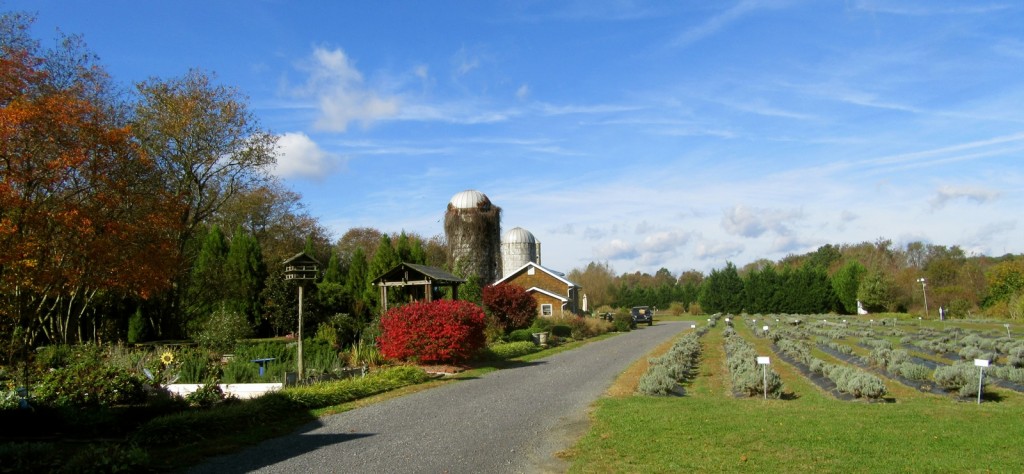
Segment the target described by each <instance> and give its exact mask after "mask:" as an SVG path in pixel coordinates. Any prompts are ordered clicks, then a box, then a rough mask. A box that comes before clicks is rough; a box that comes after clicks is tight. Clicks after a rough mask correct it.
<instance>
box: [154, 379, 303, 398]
mask: <svg viewBox="0 0 1024 474" xmlns="http://www.w3.org/2000/svg"><path fill="white" fill-rule="evenodd" d="M201 386H202V384H198V383H175V384H170V385H167V386H166V387H167V391H169V392H171V393H173V394H175V395H178V396H179V397H184V396H185V395H188V394H190V393H192V392H195V391H196V390H198V389H199V387H201ZM219 386H220V389H221V391H223V392H224V395H225V396H228V395H233V396H234V397H235V398H238V399H240V400H248V399H250V398H256V397H258V396H260V395H263V394H265V393H267V392H275V391H277V390H281V387H283V386H284V384H281V383H232V384H224V383H222V384H220V385H219Z"/></svg>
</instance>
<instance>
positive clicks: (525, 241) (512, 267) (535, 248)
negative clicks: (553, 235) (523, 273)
mask: <svg viewBox="0 0 1024 474" xmlns="http://www.w3.org/2000/svg"><path fill="white" fill-rule="evenodd" d="M528 262H533V263H536V264H537V265H540V242H539V241H537V238H536V237H534V236H533V234H531V233H530V231H528V230H526V229H524V228H522V227H515V228H513V229H511V230H509V231H508V232H506V233H505V236H504V237H503V238H502V239H501V268H502V276H501V277H502V278H504V277H507V276H509V275H511V274H512V272H514V271H516V270H518V269H519V267H522V266H523V265H526V264H527V263H528Z"/></svg>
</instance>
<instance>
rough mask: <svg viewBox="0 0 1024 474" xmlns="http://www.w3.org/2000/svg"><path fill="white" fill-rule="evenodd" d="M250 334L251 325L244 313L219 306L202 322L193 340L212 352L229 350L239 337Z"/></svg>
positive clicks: (245, 336) (249, 335)
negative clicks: (219, 307)
mask: <svg viewBox="0 0 1024 474" xmlns="http://www.w3.org/2000/svg"><path fill="white" fill-rule="evenodd" d="M251 336H252V327H250V326H249V320H248V319H247V318H246V316H245V314H243V313H241V312H238V311H231V310H227V309H224V308H221V309H219V310H217V311H214V312H213V314H211V315H210V317H209V318H207V320H206V321H204V322H203V324H202V326H201V327H200V329H199V333H198V334H196V336H195V340H196V342H197V343H199V345H200V346H202V347H205V348H207V349H210V350H212V351H214V352H219V353H224V352H228V351H230V350H231V348H232V347H234V346H235V343H236V342H238V340H239V339H245V338H247V337H251Z"/></svg>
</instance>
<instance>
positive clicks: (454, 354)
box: [377, 300, 486, 362]
mask: <svg viewBox="0 0 1024 474" xmlns="http://www.w3.org/2000/svg"><path fill="white" fill-rule="evenodd" d="M484 325H485V321H484V312H483V310H482V309H481V308H480V307H479V306H477V305H475V304H473V303H470V302H467V301H452V300H437V301H432V302H415V303H411V304H408V305H405V306H401V307H398V308H393V309H391V310H389V311H388V312H387V313H386V314H384V316H382V317H381V335H380V338H379V339H378V340H377V341H378V343H379V344H380V350H381V354H383V355H384V357H386V358H389V359H398V360H419V361H422V362H460V361H465V360H468V359H469V358H470V357H472V356H473V355H474V354H476V352H477V351H479V350H480V348H482V347H483V346H484V342H485V340H486V339H485V336H484Z"/></svg>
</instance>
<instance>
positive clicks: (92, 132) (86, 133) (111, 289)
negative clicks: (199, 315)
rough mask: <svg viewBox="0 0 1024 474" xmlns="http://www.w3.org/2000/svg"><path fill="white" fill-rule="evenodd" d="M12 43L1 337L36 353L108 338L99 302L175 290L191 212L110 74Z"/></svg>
mask: <svg viewBox="0 0 1024 474" xmlns="http://www.w3.org/2000/svg"><path fill="white" fill-rule="evenodd" d="M4 20H5V22H7V23H9V22H10V21H11V18H10V17H9V16H5V18H4ZM3 39H4V41H3V44H2V45H0V46H2V49H0V329H3V333H4V334H5V335H13V334H14V333H15V332H18V333H19V335H20V336H21V337H22V338H23V340H24V341H28V342H34V341H38V340H40V339H42V340H46V341H52V342H68V341H69V340H74V339H77V340H78V341H82V340H88V339H92V338H98V337H99V334H98V331H97V330H98V328H99V327H100V326H101V323H102V321H100V320H99V312H98V311H97V308H96V305H95V301H96V299H97V296H103V295H112V294H117V295H131V296H138V297H143V298H144V297H146V296H148V295H150V294H152V293H153V292H156V291H159V290H161V289H163V288H166V287H167V285H168V281H169V280H168V278H167V277H166V271H167V269H168V267H169V266H173V265H174V262H175V261H176V259H177V254H178V252H177V245H176V242H175V241H174V237H175V234H176V232H175V228H176V226H177V225H178V221H177V220H176V219H175V216H176V214H177V213H178V212H179V209H180V205H179V204H178V203H177V202H176V201H175V200H173V199H171V196H169V195H168V194H167V193H164V192H163V191H162V188H161V186H160V183H159V181H158V180H157V177H158V176H157V174H156V173H155V171H156V168H155V166H154V163H153V162H152V160H149V159H148V158H147V157H146V156H145V155H143V154H142V153H141V152H140V150H139V148H138V147H137V145H136V144H135V141H134V140H133V136H132V134H131V130H130V129H129V128H128V127H127V126H125V125H124V124H122V123H119V121H118V119H117V117H118V114H117V113H116V110H115V109H114V108H113V106H111V105H110V103H108V102H106V101H105V99H104V97H105V94H104V90H103V88H104V87H105V80H106V77H105V75H104V74H103V72H102V70H100V69H98V68H96V67H89V66H87V65H83V64H80V63H71V64H63V65H62V64H54V63H53V62H51V61H54V60H53V59H46V58H53V57H58V58H59V57H60V55H56V56H54V55H49V56H47V55H41V54H38V52H37V51H36V50H35V48H34V44H33V43H32V42H30V41H12V40H10V38H9V37H4V38H3ZM65 44H68V43H65ZM26 45H27V46H26ZM90 330H91V332H90ZM11 342H14V341H11Z"/></svg>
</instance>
